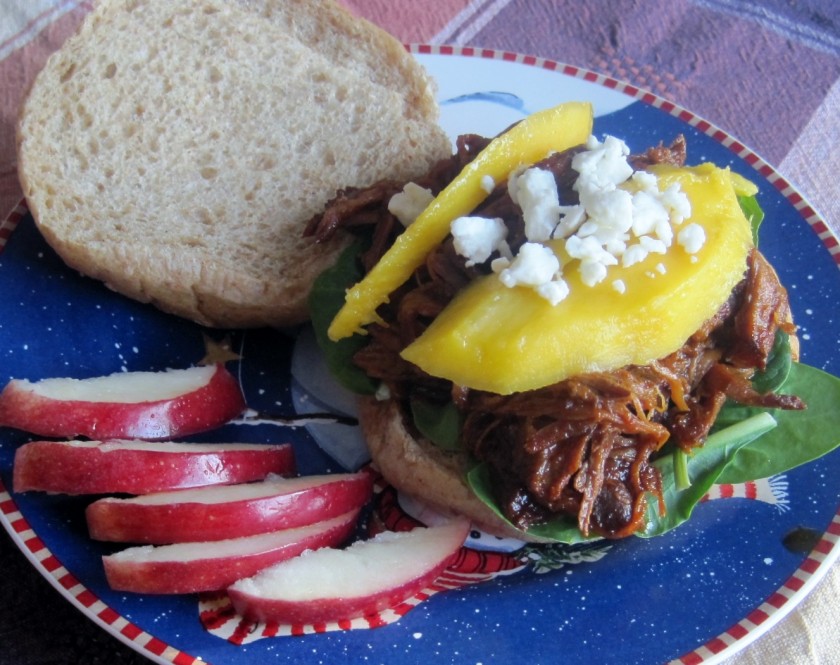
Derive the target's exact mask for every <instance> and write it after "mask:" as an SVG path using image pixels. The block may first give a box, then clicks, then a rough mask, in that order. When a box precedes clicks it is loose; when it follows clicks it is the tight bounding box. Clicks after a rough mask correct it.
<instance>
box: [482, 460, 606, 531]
mask: <svg viewBox="0 0 840 665" xmlns="http://www.w3.org/2000/svg"><path fill="white" fill-rule="evenodd" d="M467 484H468V485H469V486H470V488H471V489H472V491H473V492H474V493H475V495H476V496H477V497H478V498H479V499H481V500H482V501H483V502H484V503H485V504H487V506H488V507H489V508H491V509H492V510H493V512H494V513H496V515H497V516H498V517H499V518H500V519H502V520H504V521H505V522H507V523H508V524H509V525H510V527H511V528H512V529H516V527H515V526H514V525H513V524H511V523H510V522H509V521H508V520H507V518H506V517H505V516H504V515H503V514H502V511H501V510H500V508H499V506H497V505H496V501H495V499H494V498H493V489H492V485H493V483H492V480H491V478H490V467H489V465H487V464H485V463H481V464H478V465H476V466H474V467H473V468H472V469H471V470H470V471H469V473H468V474H467ZM527 533H528V534H529V535H532V536H539V537H540V538H544V539H547V540H553V541H554V542H558V543H567V544H569V545H573V544H576V543H585V542H589V541H591V540H599V538H597V537H592V538H584V536H583V534H582V533H581V532H580V529H578V526H577V522H576V521H575V520H573V519H572V518H571V517H569V516H567V515H558V516H557V517H555V518H554V519H552V520H550V521H549V522H546V523H544V524H539V525H537V526H533V527H531V528H530V529H528V532H527Z"/></svg>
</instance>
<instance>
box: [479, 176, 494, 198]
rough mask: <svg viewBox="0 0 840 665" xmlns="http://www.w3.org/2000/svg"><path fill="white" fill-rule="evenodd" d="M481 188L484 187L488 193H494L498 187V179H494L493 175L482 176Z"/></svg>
mask: <svg viewBox="0 0 840 665" xmlns="http://www.w3.org/2000/svg"><path fill="white" fill-rule="evenodd" d="M481 189H483V190H484V191H485V192H487V193H488V194H492V193H493V190H494V189H496V181H495V180H493V176H489V175H483V176H481Z"/></svg>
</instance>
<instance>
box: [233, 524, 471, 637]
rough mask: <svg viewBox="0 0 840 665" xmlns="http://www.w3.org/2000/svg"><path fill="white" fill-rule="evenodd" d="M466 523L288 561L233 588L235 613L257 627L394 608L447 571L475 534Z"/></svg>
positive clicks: (379, 538) (385, 535)
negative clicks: (472, 534) (263, 624)
mask: <svg viewBox="0 0 840 665" xmlns="http://www.w3.org/2000/svg"><path fill="white" fill-rule="evenodd" d="M469 529H470V525H469V522H467V521H466V520H461V519H459V520H455V521H452V522H449V523H446V524H444V525H441V526H434V527H428V528H425V527H420V528H417V529H414V530H412V531H408V532H401V533H396V532H389V531H385V532H382V533H380V534H378V535H377V536H376V537H374V538H373V539H371V540H367V541H361V542H357V543H354V544H353V545H351V546H350V547H348V548H347V549H344V550H336V549H331V548H324V549H320V550H317V551H314V552H306V553H304V554H303V555H302V556H299V557H295V558H293V559H288V560H286V561H283V562H281V563H278V564H276V565H274V566H271V567H270V568H267V569H265V570H263V571H260V572H259V573H257V574H256V575H255V576H253V577H250V578H244V579H241V580H239V581H238V582H236V583H235V584H233V585H231V587H230V588H229V589H228V595H229V596H230V599H231V602H232V604H233V607H234V609H236V611H237V612H238V613H239V614H240V615H241V616H243V617H245V618H246V619H249V620H251V621H257V622H265V623H267V622H276V623H283V624H310V623H320V622H329V621H340V620H345V619H353V618H356V617H360V616H365V615H368V614H372V613H374V612H379V611H381V610H383V609H386V608H389V607H393V606H395V605H397V604H398V603H400V602H402V601H404V600H406V599H407V598H410V597H411V596H413V595H415V594H416V593H417V592H419V591H421V590H422V589H424V588H425V587H426V586H428V585H429V584H431V583H432V582H434V580H435V579H436V578H437V577H438V576H439V575H440V573H442V572H443V571H444V570H445V569H446V567H447V565H449V563H450V562H451V561H452V559H453V558H454V557H455V556H456V555H457V553H458V551H459V550H460V548H461V546H462V545H463V543H464V541H465V539H466V537H467V535H468V534H469Z"/></svg>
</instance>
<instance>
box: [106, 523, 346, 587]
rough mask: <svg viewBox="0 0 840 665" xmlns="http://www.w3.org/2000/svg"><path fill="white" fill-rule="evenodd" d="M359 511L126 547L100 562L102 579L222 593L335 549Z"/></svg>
mask: <svg viewBox="0 0 840 665" xmlns="http://www.w3.org/2000/svg"><path fill="white" fill-rule="evenodd" d="M358 512H359V511H357V510H353V511H350V512H348V513H345V514H344V515H340V516H338V517H334V518H332V519H330V520H326V521H324V522H318V523H316V524H310V525H308V526H303V527H299V528H296V529H284V530H282V531H276V532H272V533H264V534H260V535H258V536H247V537H245V538H232V539H229V540H221V541H215V542H196V543H176V544H174V545H162V546H160V547H154V546H152V545H142V546H139V547H129V548H128V549H125V550H122V551H120V552H116V553H115V554H109V555H107V556H104V557H102V563H103V565H104V567H105V577H106V579H107V580H108V584H109V586H110V587H111V588H112V589H114V590H115V591H132V592H135V593H153V594H176V593H195V592H198V591H214V590H217V589H224V588H225V587H227V586H229V585H230V584H232V583H233V582H235V581H236V580H238V579H242V578H243V577H248V576H250V575H254V574H255V573H257V572H258V571H259V570H262V569H263V568H266V567H267V566H271V565H273V564H276V563H277V562H278V561H283V560H285V559H288V558H290V557H295V556H297V555H298V554H300V553H301V552H303V551H305V550H313V549H316V548H319V547H332V546H335V545H339V544H340V543H342V542H344V541H345V540H347V538H349V537H350V535H351V534H352V533H353V531H354V529H355V525H356V518H357V517H358Z"/></svg>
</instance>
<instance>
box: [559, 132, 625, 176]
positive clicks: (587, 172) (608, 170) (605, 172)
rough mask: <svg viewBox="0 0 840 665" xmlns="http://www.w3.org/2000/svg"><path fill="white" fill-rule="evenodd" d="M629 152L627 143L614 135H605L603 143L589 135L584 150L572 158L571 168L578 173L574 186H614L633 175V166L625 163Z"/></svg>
mask: <svg viewBox="0 0 840 665" xmlns="http://www.w3.org/2000/svg"><path fill="white" fill-rule="evenodd" d="M629 154H630V149H629V148H628V147H627V144H626V143H625V142H624V141H622V140H620V139H617V138H616V137H614V136H607V137H606V138H605V139H604V142H603V143H600V142H599V141H598V139H596V138H595V137H594V136H590V137H589V140H588V141H587V142H586V150H584V151H583V152H579V153H578V154H577V155H575V156H574V158H573V159H572V168H573V169H574V170H575V171H577V172H578V173H580V178H578V182H577V183H576V184H575V187H576V188H577V189H581V188H584V187H587V188H588V187H593V188H597V189H612V188H615V186H616V185H618V184H620V183H622V182H624V181H625V180H627V179H628V178H629V177H630V176H631V175H633V167H632V166H630V164H628V163H627V156H628V155H629Z"/></svg>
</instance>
